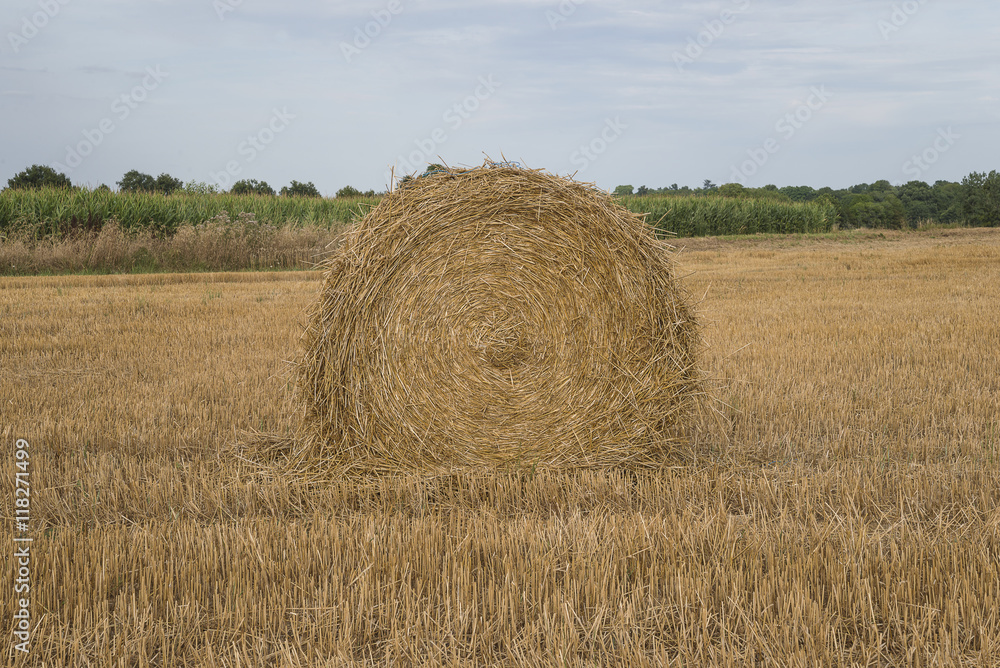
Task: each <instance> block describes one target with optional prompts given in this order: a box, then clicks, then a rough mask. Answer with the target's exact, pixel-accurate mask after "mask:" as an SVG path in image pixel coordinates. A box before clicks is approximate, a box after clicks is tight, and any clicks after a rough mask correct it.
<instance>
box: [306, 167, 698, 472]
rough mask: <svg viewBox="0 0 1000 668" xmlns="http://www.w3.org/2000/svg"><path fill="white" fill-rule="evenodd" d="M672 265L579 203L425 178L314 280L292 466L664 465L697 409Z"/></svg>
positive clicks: (585, 192)
mask: <svg viewBox="0 0 1000 668" xmlns="http://www.w3.org/2000/svg"><path fill="white" fill-rule="evenodd" d="M669 249H670V247H669V246H668V245H666V244H665V243H663V242H660V241H658V240H656V239H655V237H654V235H653V232H652V229H651V228H650V226H649V225H647V224H646V223H645V222H644V221H643V220H642V219H641V218H640V217H639V216H637V215H635V214H632V213H630V212H628V211H627V210H625V209H624V208H622V207H621V206H619V205H618V204H616V203H615V202H614V201H613V200H612V199H611V198H610V197H609V196H608V195H607V194H606V193H604V192H602V191H600V190H597V189H595V188H594V187H592V186H590V185H587V184H581V183H577V182H574V181H571V180H568V179H564V178H560V177H557V176H553V175H550V174H546V173H543V172H542V171H541V170H527V169H518V168H513V167H509V166H491V164H490V163H487V164H486V165H485V166H484V167H482V168H476V169H472V170H468V171H454V170H449V171H446V172H439V173H436V174H433V175H431V176H427V177H423V178H419V179H416V180H415V181H413V182H411V183H410V184H407V185H406V186H405V187H403V188H400V189H397V190H396V191H394V192H392V193H390V194H389V195H388V196H387V197H385V198H384V199H383V200H382V201H381V203H380V204H379V205H378V206H376V207H375V208H374V209H372V210H371V211H370V212H369V213H368V215H367V216H366V217H365V218H364V219H363V220H362V221H361V222H359V223H358V224H357V226H356V227H355V228H354V229H353V230H351V231H350V232H349V233H348V234H347V236H346V238H345V241H344V243H343V244H342V245H341V246H340V247H339V248H338V249H337V250H336V251H335V252H334V253H333V254H332V255H331V256H330V257H329V258H328V259H327V261H326V262H325V269H326V273H325V278H324V283H323V288H322V292H321V295H320V298H319V300H318V302H317V303H316V305H315V306H314V308H313V310H312V312H311V314H310V322H309V325H308V327H307V330H306V332H305V334H304V339H303V342H304V348H305V354H304V356H303V358H302V360H301V362H300V363H299V376H300V383H299V391H300V393H301V395H302V399H303V401H304V403H305V416H304V427H305V431H306V436H307V438H306V445H305V446H304V447H303V448H302V449H301V450H300V451H299V453H298V460H299V463H300V464H302V465H310V466H313V467H315V466H322V467H328V468H329V467H334V468H342V467H348V468H359V469H364V470H400V469H409V468H414V467H418V468H423V467H430V468H438V467H456V466H458V467H461V466H479V465H483V464H489V465H518V464H521V465H525V466H540V467H546V468H576V467H609V466H616V465H641V464H652V463H655V462H658V461H662V458H663V454H664V451H665V449H668V448H669V447H670V446H671V439H672V435H673V434H674V433H675V431H676V427H677V426H678V425H679V424H680V423H681V422H682V421H683V419H684V417H685V415H687V414H688V411H689V409H690V407H691V401H692V398H693V396H694V394H695V393H696V392H697V386H698V379H697V372H696V368H695V351H696V347H697V339H698V336H697V327H696V325H695V323H694V321H693V319H692V315H691V311H690V309H689V307H688V305H687V304H686V303H685V299H684V295H683V294H682V291H681V289H680V288H679V286H678V285H677V283H676V282H675V279H674V276H673V272H672V268H671V260H670V250H669Z"/></svg>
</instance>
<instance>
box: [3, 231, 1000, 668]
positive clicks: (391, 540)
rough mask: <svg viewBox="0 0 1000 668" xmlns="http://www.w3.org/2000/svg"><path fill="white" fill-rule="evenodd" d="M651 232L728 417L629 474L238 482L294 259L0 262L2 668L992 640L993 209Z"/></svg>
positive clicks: (692, 656) (998, 273)
mask: <svg viewBox="0 0 1000 668" xmlns="http://www.w3.org/2000/svg"><path fill="white" fill-rule="evenodd" d="M678 245H680V246H686V247H687V249H686V250H685V251H683V252H682V253H681V254H680V255H679V257H678V270H679V271H678V275H679V276H680V279H681V281H682V282H683V284H684V285H685V287H686V288H687V289H688V290H689V291H690V292H691V293H692V294H694V295H695V296H696V297H698V298H701V302H700V304H699V305H698V307H697V308H698V312H699V315H700V317H701V321H702V323H703V325H704V335H705V337H706V340H707V343H708V345H709V350H708V357H707V360H706V361H705V366H706V367H707V368H708V369H709V370H710V371H711V372H712V373H713V374H714V376H715V377H716V378H717V380H718V382H719V390H718V394H719V399H720V401H721V402H722V404H721V405H722V411H723V412H724V413H725V415H726V417H727V422H726V424H725V425H724V426H718V425H709V426H708V427H706V429H709V432H708V435H707V436H705V437H704V438H703V440H702V441H701V442H699V443H696V444H695V447H692V448H690V449H689V450H686V451H684V452H683V453H681V454H679V455H678V456H677V457H676V458H674V459H671V460H670V461H668V462H665V465H664V466H663V467H662V468H661V469H659V470H652V471H644V472H639V473H634V472H633V473H625V472H612V473H603V472H600V471H581V472H563V473H555V472H536V471H533V470H531V469H530V468H524V469H510V470H505V471H501V472H494V473H486V472H480V473H476V472H474V471H472V472H470V471H466V472H462V473H455V474H451V475H436V476H431V475H420V474H410V475H399V476H395V477H387V478H375V477H361V478H347V479H343V480H339V481H335V482H332V483H326V484H323V485H308V484H305V483H303V482H301V481H297V480H295V479H287V478H281V477H277V476H274V475H261V474H260V472H259V469H258V467H256V466H255V465H254V464H253V462H248V461H245V460H242V459H240V457H239V454H240V453H239V451H238V450H237V449H236V448H235V444H237V443H240V442H242V441H244V440H245V439H246V438H247V432H248V431H250V430H263V431H267V432H269V433H277V434H282V433H291V431H292V430H293V429H294V428H295V425H296V420H297V419H298V417H299V415H298V414H297V413H296V409H295V407H294V406H292V405H289V404H288V403H287V401H288V397H290V395H291V385H292V384H293V382H294V378H293V377H292V376H291V375H290V372H289V369H288V364H287V363H286V362H285V360H292V359H294V358H295V357H296V355H297V354H298V350H297V338H298V336H299V334H300V333H301V332H302V330H303V328H304V327H305V325H306V309H307V307H308V305H309V304H310V303H312V302H313V301H314V300H315V298H316V295H317V291H318V290H319V287H320V280H319V274H318V273H316V272H289V273H266V274H264V273H258V274H249V273H247V274H243V273H240V274H183V275H170V274H164V275H156V274H152V275H140V276H61V277H39V278H34V277H32V278H28V277H17V278H0V368H2V370H3V374H2V376H0V434H2V442H3V444H4V448H3V457H2V460H0V462H2V463H0V467H2V468H0V472H2V474H0V475H2V478H3V480H4V483H3V493H2V495H0V511H2V514H3V516H4V518H6V519H7V521H5V522H4V523H3V529H2V531H0V541H2V543H3V546H4V547H3V549H4V550H10V549H11V546H12V545H13V542H12V538H13V537H12V535H11V533H12V523H11V522H10V521H9V518H12V517H13V516H14V507H13V506H14V495H13V489H14V472H15V460H14V456H13V452H14V441H15V439H16V438H25V439H27V440H28V441H29V442H30V444H31V445H30V452H31V459H30V474H31V485H32V495H31V515H30V533H31V536H32V537H33V539H34V542H33V543H32V544H31V576H30V578H31V591H30V600H31V612H32V625H33V626H32V636H31V652H30V655H29V657H28V659H27V660H24V658H23V657H21V656H20V655H19V654H17V653H16V652H15V651H14V650H13V649H12V647H13V644H14V642H15V640H14V639H13V636H11V635H9V634H8V636H7V637H8V639H9V641H8V642H9V643H10V647H11V649H9V650H8V651H7V652H5V653H4V658H3V664H4V665H38V666H41V665H50V666H76V665H88V664H89V665H122V666H145V665H152V666H155V665H164V666H237V665H274V666H318V665H331V666H333V665H336V666H349V665H375V664H378V665H386V664H393V663H394V664H398V665H431V666H433V665H483V664H507V665H529V666H530V665H623V666H624V665H628V666H642V665H706V666H716V665H717V666H742V665H792V666H814V665H844V666H847V665H863V666H864V665H868V666H886V665H889V666H897V665H898V666H910V665H913V666H917V665H927V666H931V665H934V666H989V665H998V664H1000V612H998V610H1000V471H998V463H1000V462H998V460H1000V417H998V416H1000V356H998V355H997V351H998V350H1000V325H998V323H997V317H996V311H997V305H998V304H1000V231H992V230H947V231H928V232H920V233H909V234H886V235H885V236H884V237H878V236H872V237H870V238H859V236H858V235H856V234H841V235H838V234H834V235H825V236H824V237H821V238H820V237H799V236H795V237H773V238H768V239H750V240H748V241H747V242H745V243H744V242H736V243H731V242H729V241H728V240H718V239H703V240H702V239H698V240H683V241H682V242H679V244H678ZM703 295H704V297H702V296H703ZM14 577H15V576H14V573H13V571H12V570H8V571H7V573H6V574H5V578H6V579H5V580H4V583H5V584H4V587H5V591H6V592H7V593H6V594H5V595H3V596H0V620H4V621H5V623H6V620H10V619H12V615H13V612H14V606H15V601H14V599H15V596H14V594H13V591H14ZM5 631H6V629H5Z"/></svg>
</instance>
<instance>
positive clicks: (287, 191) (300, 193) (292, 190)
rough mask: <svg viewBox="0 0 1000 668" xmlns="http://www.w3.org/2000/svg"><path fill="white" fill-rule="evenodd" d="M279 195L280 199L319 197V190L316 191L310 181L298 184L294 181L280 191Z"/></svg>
mask: <svg viewBox="0 0 1000 668" xmlns="http://www.w3.org/2000/svg"><path fill="white" fill-rule="evenodd" d="M281 195H282V197H321V195H320V194H319V190H317V189H316V186H314V185H313V183H312V181H310V182H308V183H299V182H298V181H296V180H294V179H293V180H292V184H291V185H288V186H285V187H284V188H282V189H281Z"/></svg>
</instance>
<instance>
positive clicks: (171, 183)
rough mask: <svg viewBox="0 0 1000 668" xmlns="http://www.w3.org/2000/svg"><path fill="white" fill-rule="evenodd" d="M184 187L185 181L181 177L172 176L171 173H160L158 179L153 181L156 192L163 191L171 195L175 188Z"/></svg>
mask: <svg viewBox="0 0 1000 668" xmlns="http://www.w3.org/2000/svg"><path fill="white" fill-rule="evenodd" d="M183 187H184V182H183V181H181V180H180V179H175V178H174V177H172V176H170V174H166V173H164V174H160V175H159V176H157V177H156V181H155V182H154V183H153V190H155V191H156V192H161V193H163V194H164V195H169V194H170V193H172V192H174V191H175V190H180V189H182V188H183Z"/></svg>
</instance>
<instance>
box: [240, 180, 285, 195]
mask: <svg viewBox="0 0 1000 668" xmlns="http://www.w3.org/2000/svg"><path fill="white" fill-rule="evenodd" d="M229 192H230V193H232V194H233V195H274V188H272V187H271V186H269V185H268V184H267V181H258V180H257V179H242V180H240V181H237V182H236V183H234V184H233V187H232V188H231V189H230V190H229Z"/></svg>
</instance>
